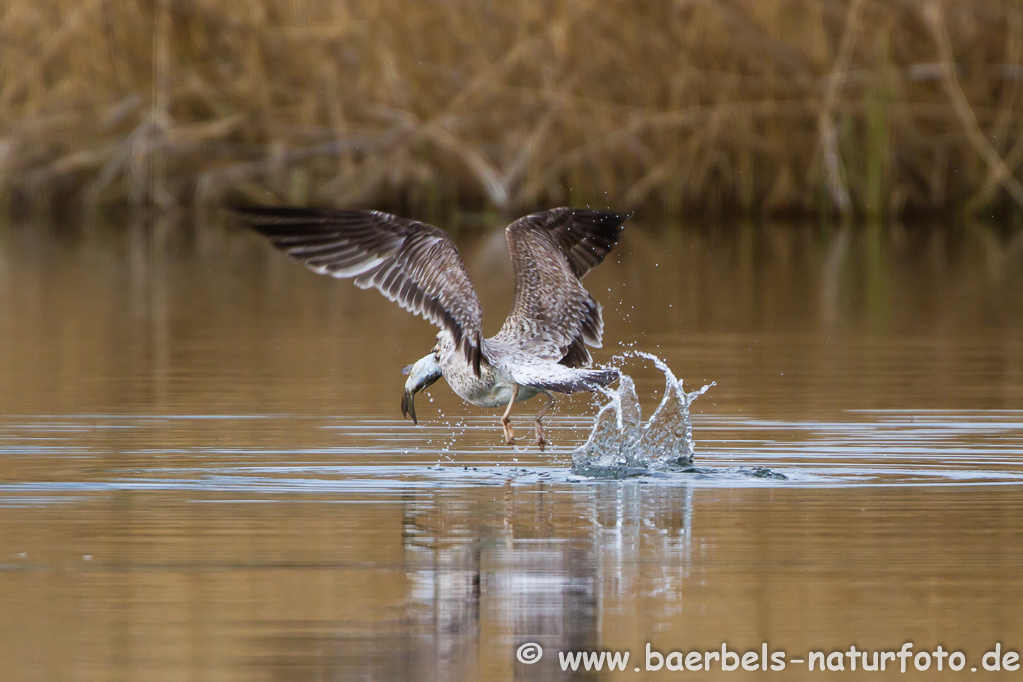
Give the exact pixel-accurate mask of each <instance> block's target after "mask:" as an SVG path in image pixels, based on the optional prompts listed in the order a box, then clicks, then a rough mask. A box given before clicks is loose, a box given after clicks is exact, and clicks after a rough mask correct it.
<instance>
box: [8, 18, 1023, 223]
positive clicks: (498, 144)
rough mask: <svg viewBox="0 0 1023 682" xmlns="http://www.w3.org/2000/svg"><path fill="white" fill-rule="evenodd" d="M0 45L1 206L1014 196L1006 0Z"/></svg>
mask: <svg viewBox="0 0 1023 682" xmlns="http://www.w3.org/2000/svg"><path fill="white" fill-rule="evenodd" d="M0 41H2V44H3V49H2V50H0V195H2V196H4V197H6V198H8V199H10V198H18V199H20V200H21V201H19V202H16V203H22V202H25V201H27V202H29V203H35V202H42V201H44V200H63V199H65V198H68V197H74V198H78V199H81V200H83V201H85V202H86V203H90V204H99V203H110V202H118V201H123V200H130V201H132V202H134V203H156V204H159V205H170V204H173V203H178V202H189V201H195V202H197V203H200V204H203V203H210V202H213V201H216V200H218V199H219V198H221V197H222V196H223V195H224V194H225V193H227V192H232V193H235V194H240V195H244V196H248V197H249V198H250V199H257V200H266V199H267V198H268V196H267V191H269V193H270V194H271V195H274V196H276V197H277V198H279V199H280V200H283V201H291V202H299V203H305V202H311V203H320V204H335V205H348V204H361V205H368V204H374V205H395V204H412V205H415V206H418V207H419V208H420V209H421V210H424V211H442V210H446V209H447V208H449V207H451V206H453V205H455V204H456V203H458V204H463V205H464V204H470V205H490V206H494V207H497V208H508V209H513V208H514V209H521V208H528V207H532V206H538V205H547V204H562V203H574V204H581V203H591V204H602V205H603V204H614V205H615V206H618V207H626V206H628V205H640V204H643V205H646V206H660V207H662V208H663V209H665V210H669V211H677V212H684V213H689V212H698V211H729V210H734V211H742V212H745V213H759V212H783V211H791V212H804V213H809V212H816V211H819V210H826V211H836V212H840V213H860V214H863V215H884V214H890V213H893V212H901V211H903V210H904V209H905V210H911V211H913V210H935V209H945V208H949V207H953V206H957V205H962V206H965V207H967V208H968V209H969V210H971V211H974V212H977V211H981V210H985V209H987V208H989V207H991V206H993V205H998V204H999V203H1002V204H1014V205H1023V185H1021V184H1020V181H1019V179H1018V178H1019V177H1020V170H1019V167H1020V165H1021V164H1023V93H1021V92H1020V90H1021V88H1020V85H1021V82H1023V6H1021V5H1020V3H1019V2H1018V1H1017V0H988V1H984V2H981V1H980V0H972V1H971V0H947V1H946V2H940V1H938V0H905V1H904V2H898V3H893V2H889V1H888V0H848V1H844V0H824V1H821V2H811V1H810V0H772V1H769V2H763V1H761V0H704V1H702V2H675V3H669V2H663V3H634V2H629V1H627V0H612V1H610V2H603V3H590V2H582V1H581V0H547V1H543V0H521V1H520V2H517V3H477V2H472V1H470V0H442V1H440V2H432V3H425V4H424V3H415V2H411V1H410V0H378V1H377V2H370V1H368V0H367V1H364V2H359V1H356V2H327V1H325V0H299V1H294V0H287V1H286V0H256V2H252V3H233V2H227V1H226V0H208V1H204V2H197V1H195V0H130V1H129V2H119V3H115V2H111V0H84V2H81V3H70V2H68V0H37V1H36V2H13V3H7V4H6V5H5V6H4V8H3V9H0Z"/></svg>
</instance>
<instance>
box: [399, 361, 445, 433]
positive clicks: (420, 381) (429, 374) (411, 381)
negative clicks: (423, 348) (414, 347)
mask: <svg viewBox="0 0 1023 682" xmlns="http://www.w3.org/2000/svg"><path fill="white" fill-rule="evenodd" d="M402 374H407V375H408V380H407V381H406V382H405V393H404V394H403V395H402V396H401V415H402V416H403V417H408V416H410V415H411V416H412V423H413V424H418V423H419V421H418V420H417V419H416V405H415V397H416V393H418V392H419V391H422V390H423V389H424V388H427V387H428V386H431V385H432V384H433V383H434V382H435V381H437V379H440V378H441V377H442V376H443V374H442V373H441V371H440V365H439V364H438V363H437V356H436V354H435V353H433V352H431V353H430V354H429V355H426V356H424V357H422V358H420V359H419V360H418V361H416V363H415V364H414V365H409V366H408V367H406V368H405V369H403V370H402Z"/></svg>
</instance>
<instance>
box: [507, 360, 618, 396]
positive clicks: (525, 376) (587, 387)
mask: <svg viewBox="0 0 1023 682" xmlns="http://www.w3.org/2000/svg"><path fill="white" fill-rule="evenodd" d="M618 374H619V373H618V370H617V369H614V368H607V369H603V368H601V369H576V368H572V367H565V366H564V365H559V364H556V363H550V364H545V366H544V367H543V368H542V370H541V371H528V370H526V371H516V372H513V373H512V377H513V378H514V379H515V383H517V384H519V385H521V386H529V387H530V388H535V389H538V390H541V391H555V392H556V393H578V392H580V391H594V390H596V389H597V387H598V386H607V385H608V384H610V383H611V382H613V381H617V379H618Z"/></svg>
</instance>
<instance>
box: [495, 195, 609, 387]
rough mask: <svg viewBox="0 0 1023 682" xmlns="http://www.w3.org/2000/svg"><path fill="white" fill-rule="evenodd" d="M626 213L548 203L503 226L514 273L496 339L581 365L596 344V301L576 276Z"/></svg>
mask: <svg viewBox="0 0 1023 682" xmlns="http://www.w3.org/2000/svg"><path fill="white" fill-rule="evenodd" d="M626 220H628V216H622V215H618V214H617V213H610V212H608V211H596V210H590V209H573V208H555V209H551V210H549V211H543V212H541V213H533V214H531V215H528V216H526V217H524V218H519V219H518V220H516V221H515V222H514V223H512V224H511V225H509V226H508V228H507V230H505V233H506V236H507V238H508V249H509V251H510V252H511V259H512V270H513V272H514V276H515V294H514V299H513V301H512V310H511V313H510V314H509V315H508V319H507V320H505V322H504V325H503V326H502V327H501V330H500V331H499V332H498V333H497V336H496V337H495V339H494V340H495V341H498V342H500V343H503V344H507V345H510V346H513V347H515V348H519V349H522V350H526V351H529V352H530V353H532V354H534V355H537V356H539V357H542V358H545V359H548V360H552V361H554V362H561V363H562V364H565V365H567V366H569V367H586V366H588V365H589V364H590V362H591V358H590V353H589V351H588V350H587V349H586V346H587V345H589V346H593V347H596V348H599V347H600V344H601V335H602V334H603V332H604V322H603V320H602V319H601V315H600V304H599V303H597V301H596V300H594V298H593V296H591V295H590V293H589V292H588V291H586V289H585V288H584V287H583V285H582V282H581V279H582V277H583V276H584V275H585V274H586V273H587V272H589V271H590V270H591V269H592V268H593V267H595V266H596V265H598V264H599V263H600V262H601V261H602V260H604V257H605V256H606V255H607V254H608V253H609V252H610V251H611V249H613V248H614V247H615V244H616V243H617V241H618V236H619V234H620V233H621V231H622V226H623V224H624V223H625V221H626Z"/></svg>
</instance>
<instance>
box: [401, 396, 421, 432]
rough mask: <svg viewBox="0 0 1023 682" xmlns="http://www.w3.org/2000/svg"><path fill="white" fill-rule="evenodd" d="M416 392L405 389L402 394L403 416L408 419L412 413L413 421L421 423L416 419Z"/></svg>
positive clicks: (416, 423)
mask: <svg viewBox="0 0 1023 682" xmlns="http://www.w3.org/2000/svg"><path fill="white" fill-rule="evenodd" d="M415 401H416V394H415V393H413V392H412V391H405V392H404V393H402V394H401V416H402V418H403V419H408V417H409V415H412V423H413V424H415V425H417V426H418V425H419V420H418V419H416V402H415Z"/></svg>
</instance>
